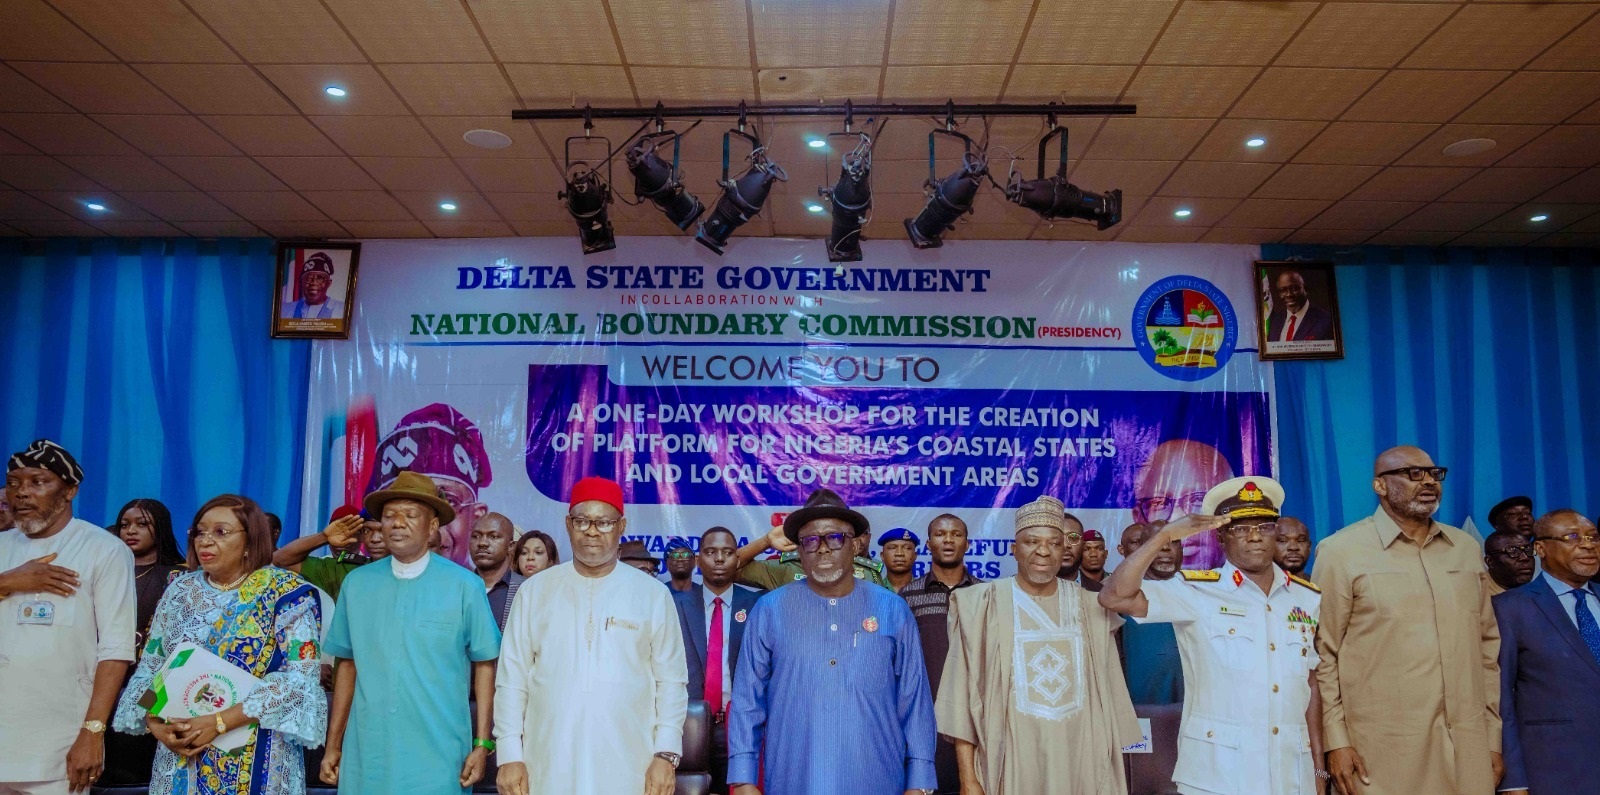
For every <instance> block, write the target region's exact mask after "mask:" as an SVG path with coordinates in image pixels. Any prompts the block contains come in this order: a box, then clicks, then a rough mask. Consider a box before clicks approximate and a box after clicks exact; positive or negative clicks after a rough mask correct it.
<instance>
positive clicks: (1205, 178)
mask: <svg viewBox="0 0 1600 795" xmlns="http://www.w3.org/2000/svg"><path fill="white" fill-rule="evenodd" d="M1277 170H1278V165H1277V164H1276V163H1226V162H1221V161H1217V162H1207V161H1201V160H1192V161H1189V162H1187V163H1184V164H1183V165H1181V166H1179V167H1178V169H1177V170H1176V171H1174V172H1173V173H1172V176H1171V177H1170V178H1168V179H1167V181H1166V184H1164V185H1162V186H1161V191H1160V192H1161V194H1162V195H1163V196H1180V197H1195V198H1201V197H1206V198H1225V199H1243V198H1245V197H1247V196H1249V195H1250V194H1252V193H1254V192H1255V190H1256V188H1258V187H1260V186H1261V183H1263V182H1265V181H1266V180H1267V178H1268V177H1270V176H1272V172H1274V171H1277Z"/></svg>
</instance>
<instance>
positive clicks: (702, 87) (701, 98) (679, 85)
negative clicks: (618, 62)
mask: <svg viewBox="0 0 1600 795" xmlns="http://www.w3.org/2000/svg"><path fill="white" fill-rule="evenodd" d="M632 73H633V82H634V85H635V86H637V87H638V90H639V96H642V97H645V96H648V97H656V98H659V99H660V100H662V101H664V102H669V103H677V104H680V105H684V104H696V103H706V102H738V101H739V100H741V99H743V100H752V101H753V100H754V99H755V81H754V79H753V77H754V75H753V73H752V72H751V71H750V70H749V69H748V68H745V69H702V68H688V67H665V66H635V67H633V69H632Z"/></svg>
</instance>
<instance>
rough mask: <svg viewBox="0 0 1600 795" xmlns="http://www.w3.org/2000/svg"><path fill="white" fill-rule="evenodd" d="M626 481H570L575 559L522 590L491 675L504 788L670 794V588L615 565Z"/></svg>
mask: <svg viewBox="0 0 1600 795" xmlns="http://www.w3.org/2000/svg"><path fill="white" fill-rule="evenodd" d="M622 513H623V501H622V486H621V485H619V484H617V483H616V482H615V481H612V480H607V479H605V478H596V477H589V478H584V479H583V480H580V481H578V482H577V483H576V484H575V485H574V486H573V487H572V497H571V500H570V502H569V504H568V506H567V519H566V524H567V537H568V538H569V539H571V541H572V558H573V559H572V560H571V561H569V562H567V563H562V564H560V565H558V566H555V567H553V568H550V569H547V570H545V571H542V572H540V573H539V576H537V577H534V578H532V579H529V580H528V581H527V582H526V583H524V584H523V586H522V588H521V589H519V590H518V591H517V596H516V598H515V600H513V601H512V603H511V616H510V618H508V619H507V621H506V634H505V640H504V642H503V644H502V645H501V655H500V670H499V673H498V675H497V676H496V679H495V699H494V728H495V745H496V746H497V747H498V749H499V751H498V753H499V761H500V773H499V776H498V779H497V782H496V783H497V784H498V785H499V789H500V795H529V792H530V787H531V792H533V793H535V795H545V793H569V792H570V793H605V795H635V794H636V793H642V795H672V792H673V790H674V788H675V783H676V780H675V779H676V777H675V776H674V771H675V770H676V769H677V766H678V760H679V758H680V756H681V754H682V753H683V718H684V713H685V709H686V706H687V702H688V697H687V695H686V691H685V686H684V682H685V680H686V678H687V673H686V672H687V669H686V667H685V666H686V663H685V662H684V656H683V638H682V636H681V634H680V632H679V629H678V620H677V618H678V617H677V611H676V610H675V609H674V607H673V604H672V592H671V591H669V590H667V589H666V588H664V587H662V585H661V583H660V582H658V581H656V579H655V578H654V577H651V576H650V575H648V574H645V573H644V572H641V571H639V570H638V569H635V568H633V567H631V566H619V565H617V559H618V556H619V554H620V547H621V543H620V541H621V538H622V534H623V532H624V531H625V530H626V528H627V520H626V519H624V518H623V515H622Z"/></svg>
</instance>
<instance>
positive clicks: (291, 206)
mask: <svg viewBox="0 0 1600 795" xmlns="http://www.w3.org/2000/svg"><path fill="white" fill-rule="evenodd" d="M212 196H214V197H215V198H216V199H217V201H219V202H222V203H223V204H225V205H227V206H228V207H230V208H232V209H233V211H234V212H236V213H238V214H239V215H242V216H244V217H245V218H246V219H248V220H250V221H256V222H260V221H317V220H322V219H324V218H325V216H324V215H323V214H322V211H321V210H318V209H317V208H316V207H313V206H312V205H311V203H310V202H308V201H306V200H305V197H303V196H301V195H300V194H298V193H294V192H293V191H286V190H279V191H218V192H214V193H213V194H212Z"/></svg>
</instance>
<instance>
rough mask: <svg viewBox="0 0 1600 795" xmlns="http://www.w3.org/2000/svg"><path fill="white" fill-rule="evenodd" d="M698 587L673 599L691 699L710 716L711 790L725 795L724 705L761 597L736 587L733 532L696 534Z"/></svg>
mask: <svg viewBox="0 0 1600 795" xmlns="http://www.w3.org/2000/svg"><path fill="white" fill-rule="evenodd" d="M699 565H700V583H698V584H694V585H692V586H691V587H690V588H689V590H687V591H680V592H677V593H674V594H673V595H672V601H673V602H675V603H677V607H678V626H679V628H680V629H681V630H682V634H683V648H684V657H685V659H686V660H687V662H688V666H689V681H688V686H687V690H688V694H689V700H690V701H704V702H706V711H707V712H709V713H710V714H711V791H712V792H717V793H720V792H726V791H727V776H728V702H729V700H730V699H732V698H733V670H734V667H735V666H737V665H738V664H739V646H740V644H742V643H743V642H744V626H745V621H746V620H747V619H749V617H750V608H752V607H755V605H756V599H758V598H760V596H761V593H760V592H759V591H756V590H754V589H751V588H746V587H744V586H743V585H735V584H734V582H733V581H734V578H736V577H738V576H739V542H738V540H737V539H735V538H734V536H733V531H732V530H729V529H728V528H726V527H713V528H711V529H710V530H707V531H706V532H705V534H704V535H702V536H700V554H699Z"/></svg>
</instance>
